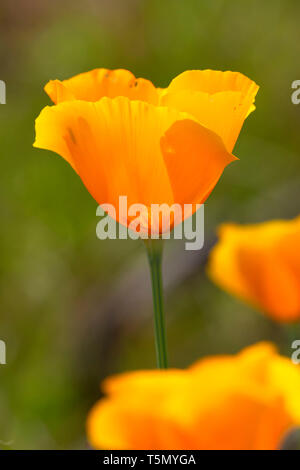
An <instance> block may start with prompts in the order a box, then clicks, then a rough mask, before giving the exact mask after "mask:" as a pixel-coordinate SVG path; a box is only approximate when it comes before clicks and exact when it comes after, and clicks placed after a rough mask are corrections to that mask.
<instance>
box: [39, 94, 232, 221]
mask: <svg viewBox="0 0 300 470" xmlns="http://www.w3.org/2000/svg"><path fill="white" fill-rule="evenodd" d="M176 121H179V122H178V123H177V122H176ZM34 145H35V146H36V147H40V148H44V149H48V150H52V151H54V152H57V153H59V154H60V155H61V156H62V157H64V158H65V159H66V160H67V161H68V162H69V163H70V164H71V165H72V166H73V168H74V169H75V170H76V171H77V172H78V174H79V176H80V177H81V179H82V181H83V182H84V184H85V185H86V187H87V189H88V190H89V192H90V193H91V195H92V196H93V197H94V198H95V199H96V201H97V202H98V203H99V204H103V203H110V204H113V205H114V206H115V207H116V208H118V206H119V196H123V195H126V196H127V198H128V201H127V202H128V206H129V205H131V204H135V203H138V204H144V205H145V206H147V207H150V206H151V204H163V203H165V204H168V205H170V206H171V205H172V204H173V203H177V202H178V203H193V202H199V203H200V202H202V201H203V199H205V198H206V197H207V195H208V192H209V191H210V190H211V189H212V187H213V186H214V185H215V184H216V182H217V180H218V178H219V176H220V174H221V172H222V170H223V169H224V166H226V164H228V163H229V162H230V161H232V159H233V157H231V156H230V155H229V154H228V152H227V151H226V149H225V147H224V145H223V144H222V141H221V139H220V138H219V137H218V136H217V135H216V134H214V133H213V132H211V131H209V130H208V129H206V128H204V127H202V126H201V125H200V124H199V123H197V122H195V121H192V120H190V119H189V115H187V114H185V113H180V112H179V111H176V110H170V109H168V108H166V107H155V106H152V105H150V104H147V103H145V102H142V101H130V100H129V99H127V98H125V97H118V98H115V99H110V98H102V99H101V100H100V101H98V102H96V103H89V102H85V101H71V102H65V103H61V104H59V105H56V106H53V107H46V108H45V109H44V110H43V111H42V112H41V114H40V116H39V117H38V119H37V120H36V141H35V144H34ZM122 223H126V224H128V220H126V221H124V220H122Z"/></svg>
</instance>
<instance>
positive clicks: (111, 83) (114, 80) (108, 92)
mask: <svg viewBox="0 0 300 470" xmlns="http://www.w3.org/2000/svg"><path fill="white" fill-rule="evenodd" d="M45 91H46V93H47V94H48V96H49V97H50V98H51V100H52V101H53V102H54V103H55V104H57V103H61V102H63V101H70V100H72V99H73V100H74V99H77V100H84V101H98V100H99V99H100V98H102V97H103V96H107V97H109V98H115V97H116V96H127V97H128V98H129V99H131V100H141V101H146V102H147V103H152V104H157V102H158V93H157V91H156V88H155V86H154V85H153V84H152V83H151V82H150V80H146V79H144V78H135V76H134V75H133V74H132V73H131V72H129V70H124V69H116V70H108V69H103V68H102V69H94V70H91V71H90V72H85V73H81V74H79V75H75V76H74V77H72V78H70V79H68V80H63V81H60V80H50V82H48V83H47V85H46V86H45Z"/></svg>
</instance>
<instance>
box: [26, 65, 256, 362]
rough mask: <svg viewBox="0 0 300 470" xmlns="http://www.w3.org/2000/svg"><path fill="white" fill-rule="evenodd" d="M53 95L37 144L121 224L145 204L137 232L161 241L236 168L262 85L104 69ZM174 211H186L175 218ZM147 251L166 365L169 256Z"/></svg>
mask: <svg viewBox="0 0 300 470" xmlns="http://www.w3.org/2000/svg"><path fill="white" fill-rule="evenodd" d="M45 90H46V92H47V93H48V95H49V96H50V98H51V99H52V101H53V102H54V104H55V106H50V107H49V106H47V107H46V108H44V109H43V111H42V112H41V114H40V115H39V117H38V118H37V120H36V140H35V143H34V146H35V147H39V148H43V149H48V150H52V151H54V152H56V153H58V154H59V155H61V156H62V157H63V158H64V159H65V160H67V162H69V164H70V165H71V166H72V167H73V168H74V170H75V171H76V172H77V173H78V175H79V176H80V178H81V179H82V181H83V183H84V184H85V186H86V187H87V189H88V191H89V192H90V193H91V195H92V196H93V197H94V199H95V200H96V201H97V202H98V204H99V205H102V206H103V208H104V206H105V207H106V208H107V205H110V207H113V209H114V210H113V212H112V213H110V215H112V216H113V217H115V218H116V220H118V222H120V223H121V224H122V225H125V226H129V227H130V228H131V223H132V218H135V215H136V214H134V215H133V216H131V215H130V214H129V212H128V213H126V214H125V215H124V216H123V215H122V216H121V215H120V214H121V211H120V208H119V205H120V204H119V203H120V198H121V197H124V196H126V198H127V200H126V202H127V205H128V206H129V207H131V208H133V207H134V206H136V205H139V207H140V206H141V205H142V207H143V208H142V210H141V209H139V212H140V214H139V216H138V222H139V223H138V225H137V226H135V227H134V230H135V231H136V232H138V233H139V234H142V235H146V238H147V237H148V235H149V234H150V238H153V234H154V235H155V236H158V237H159V236H160V235H161V234H162V233H169V232H170V231H171V229H172V228H173V227H174V226H175V225H177V224H179V223H180V222H182V221H183V219H184V218H187V217H189V216H191V215H192V214H193V213H194V212H195V211H196V210H197V208H198V207H199V204H202V203H203V202H204V201H205V200H206V199H207V197H208V196H209V194H210V193H211V191H212V190H213V188H214V187H215V185H216V183H217V181H218V180H219V178H220V176H221V174H222V172H223V170H224V168H225V167H226V166H227V165H228V164H229V163H230V162H232V161H233V160H235V157H234V156H233V155H232V154H231V152H232V150H233V147H234V144H235V141H236V139H237V137H238V134H239V132H240V130H241V127H242V124H243V122H244V120H245V119H246V117H247V116H248V114H249V113H250V112H251V111H252V110H253V108H254V105H253V102H254V99H255V95H256V93H257V90H258V87H257V85H256V84H255V83H254V82H252V81H251V80H250V79H248V78H247V77H245V76H244V75H242V74H240V73H236V72H215V71H212V70H205V71H199V70H198V71H197V70H196V71H188V72H184V73H183V74H181V75H179V76H178V77H176V78H175V79H174V80H173V81H172V82H171V83H170V85H169V87H167V88H166V89H160V88H155V86H154V85H153V84H152V83H151V82H150V81H149V80H145V79H143V78H138V79H136V78H135V77H134V75H133V74H132V73H131V72H129V71H127V70H121V69H120V70H113V71H110V70H107V69H96V70H93V71H91V72H87V73H83V74H80V75H77V76H75V77H73V78H71V79H69V80H64V81H59V80H54V81H50V82H49V83H48V84H47V85H46V87H45ZM153 205H156V206H159V207H164V208H167V211H169V217H168V222H167V224H163V222H162V218H161V217H160V215H159V217H158V218H155V217H152V207H153ZM186 205H189V206H190V210H188V211H186ZM174 206H176V207H177V209H178V207H179V208H180V211H179V210H177V209H176V210H175V211H173V210H172V211H171V212H170V208H173V207H174ZM104 210H105V209H104ZM163 211H164V209H163ZM162 217H164V215H163V214H162ZM147 251H148V258H149V261H150V267H151V279H152V290H153V300H154V310H155V332H156V345H157V357H158V364H159V365H160V367H166V364H167V359H166V346H165V339H164V336H165V335H164V326H163V307H162V282H161V248H160V247H159V248H157V244H155V243H152V240H150V242H149V241H148V243H147Z"/></svg>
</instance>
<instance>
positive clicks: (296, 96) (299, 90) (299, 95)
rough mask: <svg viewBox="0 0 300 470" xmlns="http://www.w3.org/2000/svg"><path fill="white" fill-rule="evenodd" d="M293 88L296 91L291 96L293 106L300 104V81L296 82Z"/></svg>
mask: <svg viewBox="0 0 300 470" xmlns="http://www.w3.org/2000/svg"><path fill="white" fill-rule="evenodd" d="M292 88H293V89H294V90H295V91H293V93H292V95H291V100H292V103H293V104H299V103H300V80H294V81H293V83H292Z"/></svg>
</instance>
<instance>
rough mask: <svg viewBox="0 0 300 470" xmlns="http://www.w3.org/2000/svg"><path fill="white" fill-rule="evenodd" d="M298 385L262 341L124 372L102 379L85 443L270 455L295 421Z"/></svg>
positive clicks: (288, 365)
mask: <svg viewBox="0 0 300 470" xmlns="http://www.w3.org/2000/svg"><path fill="white" fill-rule="evenodd" d="M299 387H300V372H299V370H298V367H297V366H295V365H294V364H292V362H291V361H290V359H288V358H284V357H282V356H280V355H279V354H278V353H277V351H276V349H275V348H274V346H272V345H271V344H268V343H259V344H256V345H253V346H251V347H248V348H246V349H244V350H243V351H241V352H240V353H239V354H236V355H234V356H213V357H209V358H205V359H202V360H200V361H198V362H197V363H196V364H195V365H194V366H192V367H190V368H188V369H187V370H182V371H179V370H165V371H139V372H133V373H126V374H122V375H120V376H117V377H113V378H112V379H109V380H108V381H106V385H105V388H104V391H105V393H106V397H105V398H103V399H102V400H100V401H99V402H98V403H97V404H96V405H95V406H94V408H93V409H92V411H91V413H90V414H89V417H88V420H87V433H88V438H89V441H90V442H91V444H92V446H93V447H95V448H99V449H129V450H130V449H131V450H133V449H148V450H149V449H151V450H156V449H158V450H168V449H181V450H183V449H205V450H210V449H214V450H218V449H233V450H235V449H245V450H252V449H269V450H272V449H276V448H278V446H279V444H280V441H281V439H282V438H283V436H284V433H285V432H286V431H287V430H288V429H289V428H291V427H292V426H296V425H297V424H299V423H300V405H299V399H298V391H299ZM149 403H150V404H151V403H154V404H155V406H149Z"/></svg>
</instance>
